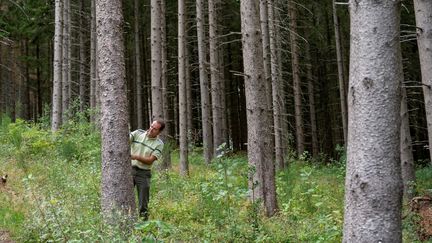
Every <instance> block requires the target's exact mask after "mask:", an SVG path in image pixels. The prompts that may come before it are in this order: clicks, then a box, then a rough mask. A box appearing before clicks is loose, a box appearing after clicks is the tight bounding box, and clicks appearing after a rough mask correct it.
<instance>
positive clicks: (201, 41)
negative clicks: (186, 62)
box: [196, 0, 213, 164]
mask: <svg viewBox="0 0 432 243" xmlns="http://www.w3.org/2000/svg"><path fill="white" fill-rule="evenodd" d="M204 4H205V0H197V1H196V13H197V17H196V20H197V37H198V58H199V71H200V73H199V74H200V93H201V115H202V119H201V122H202V133H203V135H202V136H203V148H204V159H205V161H206V164H210V162H211V160H212V158H213V136H212V126H211V125H212V120H211V103H210V93H209V90H210V85H209V80H208V72H207V47H206V35H205V33H206V31H205V14H204Z"/></svg>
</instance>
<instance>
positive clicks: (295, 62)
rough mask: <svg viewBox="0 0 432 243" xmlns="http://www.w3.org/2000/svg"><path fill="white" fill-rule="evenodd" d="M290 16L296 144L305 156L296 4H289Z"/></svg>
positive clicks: (298, 151)
mask: <svg viewBox="0 0 432 243" xmlns="http://www.w3.org/2000/svg"><path fill="white" fill-rule="evenodd" d="M289 15H290V44H291V63H292V75H293V88H294V111H295V115H294V117H295V124H296V125H295V126H296V129H295V130H296V143H297V153H298V155H301V154H303V152H304V150H305V148H304V128H303V117H302V92H301V84H300V82H301V81H300V66H299V65H300V63H299V62H300V61H299V55H300V50H299V46H298V43H297V35H298V34H297V9H296V6H295V2H294V1H293V0H291V1H290V2H289Z"/></svg>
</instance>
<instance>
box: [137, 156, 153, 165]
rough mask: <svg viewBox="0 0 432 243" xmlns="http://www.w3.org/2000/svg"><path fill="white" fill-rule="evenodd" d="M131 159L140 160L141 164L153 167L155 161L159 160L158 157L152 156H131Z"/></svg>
mask: <svg viewBox="0 0 432 243" xmlns="http://www.w3.org/2000/svg"><path fill="white" fill-rule="evenodd" d="M131 159H134V160H138V161H139V162H141V163H144V164H147V165H152V164H153V162H155V160H157V158H156V156H154V155H150V156H139V155H135V154H133V155H131Z"/></svg>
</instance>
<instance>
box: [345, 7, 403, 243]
mask: <svg viewBox="0 0 432 243" xmlns="http://www.w3.org/2000/svg"><path fill="white" fill-rule="evenodd" d="M350 10H351V54H350V60H351V63H350V75H349V76H350V81H349V84H350V89H349V94H348V125H349V128H348V161H347V172H346V182H345V192H346V193H345V217H344V231H343V233H344V236H343V242H347V243H348V242H402V227H401V207H402V203H401V199H402V178H401V169H400V156H399V155H400V150H399V148H400V144H399V143H400V139H399V138H400V104H401V103H400V84H401V81H402V77H403V76H402V75H403V73H402V58H401V48H400V43H399V41H400V39H399V35H400V30H399V24H400V1H380V2H377V1H375V0H367V1H352V2H350Z"/></svg>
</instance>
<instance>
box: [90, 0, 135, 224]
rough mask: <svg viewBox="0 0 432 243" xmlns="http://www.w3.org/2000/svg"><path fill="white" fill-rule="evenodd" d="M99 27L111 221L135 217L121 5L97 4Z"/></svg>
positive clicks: (105, 204) (115, 1)
mask: <svg viewBox="0 0 432 243" xmlns="http://www.w3.org/2000/svg"><path fill="white" fill-rule="evenodd" d="M96 23H97V55H98V57H99V58H98V69H99V72H98V73H99V74H100V76H99V77H100V80H101V83H100V84H101V105H102V106H101V111H102V119H101V122H102V124H101V125H102V130H101V132H102V182H101V188H102V194H101V204H102V212H103V214H104V216H106V218H108V219H111V216H113V215H112V213H113V211H114V212H115V211H116V210H120V211H121V212H122V213H124V214H131V212H134V210H135V197H134V191H133V181H132V175H131V166H130V151H129V150H130V147H129V137H128V131H129V129H128V123H129V119H128V118H129V116H128V112H127V110H128V108H127V98H126V72H125V63H124V42H123V16H122V6H121V1H120V0H110V1H108V0H97V1H96ZM110 222H115V220H114V219H113V218H112V221H110ZM117 222H121V220H119V221H117Z"/></svg>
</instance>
